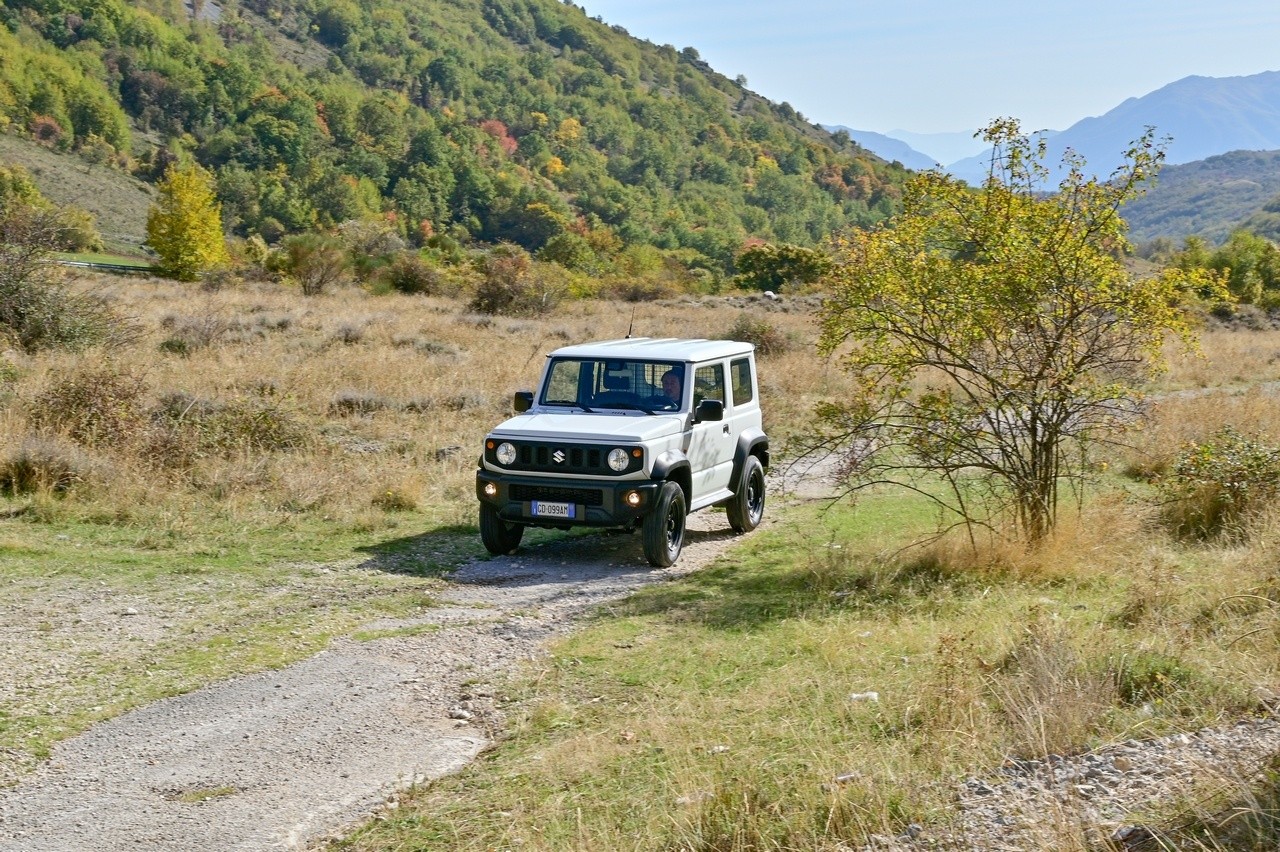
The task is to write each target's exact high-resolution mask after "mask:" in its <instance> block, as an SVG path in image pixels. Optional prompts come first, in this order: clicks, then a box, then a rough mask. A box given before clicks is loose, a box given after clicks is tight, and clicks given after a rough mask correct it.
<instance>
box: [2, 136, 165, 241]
mask: <svg viewBox="0 0 1280 852" xmlns="http://www.w3.org/2000/svg"><path fill="white" fill-rule="evenodd" d="M0 162H3V163H8V164H16V165H19V166H22V167H23V168H24V169H26V170H27V171H28V172H30V174H31V177H32V179H33V180H34V181H35V183H36V186H37V187H39V189H40V192H41V194H42V195H44V197H45V198H47V199H49V200H50V201H52V202H53V203H54V204H55V205H57V206H58V207H68V206H70V207H79V208H80V209H82V210H87V211H89V212H90V213H92V214H93V215H94V217H95V218H96V220H97V227H98V230H99V231H100V232H101V234H102V239H103V242H104V243H105V245H106V246H107V249H108V250H109V251H111V252H113V253H120V254H125V255H130V256H133V257H135V258H136V257H137V255H138V254H139V253H140V251H141V249H140V247H141V245H142V244H143V242H145V241H146V238H147V210H148V209H149V208H150V206H151V203H152V201H153V195H152V190H151V188H150V187H148V186H147V185H146V184H145V183H143V182H142V181H140V180H137V179H135V178H132V177H130V176H129V175H126V174H124V173H123V172H121V171H119V170H118V169H112V168H108V167H107V166H93V165H91V164H90V163H88V162H87V161H80V160H79V158H77V157H72V156H68V155H66V154H59V153H56V152H54V151H51V150H49V149H48V148H46V147H44V146H43V145H40V144H39V143H37V142H33V141H32V140H30V139H25V138H20V137H17V136H12V135H10V134H7V133H0Z"/></svg>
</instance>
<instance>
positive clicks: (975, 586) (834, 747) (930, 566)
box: [338, 494, 1280, 850]
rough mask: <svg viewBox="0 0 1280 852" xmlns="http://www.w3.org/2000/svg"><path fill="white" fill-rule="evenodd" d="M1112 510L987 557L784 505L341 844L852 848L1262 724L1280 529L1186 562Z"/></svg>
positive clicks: (615, 621) (643, 605)
mask: <svg viewBox="0 0 1280 852" xmlns="http://www.w3.org/2000/svg"><path fill="white" fill-rule="evenodd" d="M1119 499H1121V498H1119V497H1117V496H1109V497H1108V498H1106V501H1105V502H1102V503H1100V504H1099V505H1097V506H1096V507H1095V511H1092V512H1090V514H1089V516H1088V517H1087V518H1086V519H1085V523H1082V524H1080V525H1078V526H1076V525H1073V528H1072V529H1069V530H1063V531H1062V533H1061V534H1060V535H1059V537H1058V538H1057V540H1056V541H1055V542H1054V543H1053V545H1052V546H1051V547H1050V549H1049V550H1046V551H1043V552H1041V553H1039V554H1037V555H1036V556H1035V557H1029V556H1026V555H1025V554H1015V555H1014V558H1010V554H1001V553H997V552H987V553H984V554H983V555H982V556H983V557H984V558H981V559H978V560H974V559H972V558H971V557H969V556H963V558H957V552H955V551H952V550H950V549H949V548H947V547H941V548H937V549H933V550H926V551H921V552H910V551H909V552H908V553H907V554H897V555H894V546H895V545H897V544H901V543H905V541H906V540H907V539H908V538H910V537H911V535H912V534H913V533H924V532H927V531H928V530H929V529H931V522H930V518H929V513H928V512H927V511H925V510H924V508H923V507H922V506H921V505H919V504H918V503H915V502H913V501H912V500H909V499H905V498H902V497H896V496H893V495H889V494H884V495H878V496H877V497H875V498H873V499H869V500H867V501H866V502H865V503H864V504H863V505H862V506H861V507H859V508H858V509H857V510H851V509H849V508H843V509H836V510H828V509H827V508H826V507H825V506H823V505H807V506H797V507H793V508H790V509H788V510H786V512H785V514H784V515H783V518H782V520H781V522H780V523H778V524H777V525H776V526H775V527H774V528H773V529H771V530H770V531H769V532H767V533H765V534H763V535H762V536H761V537H759V538H757V539H756V540H755V541H754V542H753V544H752V546H751V547H750V548H739V549H736V550H735V551H734V552H732V553H731V554H729V555H727V556H726V557H725V558H724V559H723V560H722V561H721V562H720V563H719V564H718V565H716V566H713V567H712V568H710V569H708V570H704V571H702V572H699V573H697V574H695V575H693V576H691V577H688V578H686V579H683V580H681V581H679V582H678V583H673V584H668V585H664V586H661V587H658V588H654V589H649V590H646V591H644V592H642V593H640V594H639V595H637V596H635V597H634V598H633V599H631V600H630V601H628V602H626V603H625V604H623V605H620V606H616V607H613V608H612V609H611V610H610V611H608V612H606V613H603V614H602V615H601V616H600V617H599V618H598V619H597V620H596V622H595V623H594V624H592V625H591V626H590V627H589V628H588V629H586V630H585V631H583V632H581V633H579V634H577V635H575V636H574V637H572V638H570V639H568V640H566V641H564V642H563V643H561V644H560V645H559V646H558V647H556V648H555V649H554V654H553V656H552V657H551V658H550V659H549V660H548V661H546V662H545V663H543V664H541V665H539V666H538V667H536V668H535V669H533V670H531V671H529V672H528V673H527V674H526V676H525V677H524V678H523V679H521V680H519V681H518V682H516V683H514V684H512V686H511V710H512V711H513V718H514V719H515V720H516V721H515V724H514V725H513V726H512V730H511V733H510V736H509V737H508V738H507V739H506V740H505V741H504V742H503V743H502V744H501V745H500V746H499V747H498V748H496V749H495V750H494V751H493V752H491V753H490V754H489V755H488V756H487V757H486V758H485V759H484V760H483V761H481V762H480V763H478V764H476V765H475V766H473V767H472V768H470V769H468V770H466V771H464V772H463V773H462V774H461V775H459V776H457V777H454V778H449V779H445V780H442V781H439V782H436V783H434V784H432V785H430V786H428V787H425V788H423V789H420V790H418V791H416V793H415V794H414V795H413V796H412V797H410V798H409V800H408V801H402V802H401V804H400V807H399V808H398V809H397V811H396V812H395V813H394V814H392V815H389V816H388V818H386V819H381V820H379V821H376V822H374V823H370V824H369V826H367V827H366V828H365V829H364V830H363V831H361V832H359V833H357V834H356V835H354V836H353V837H351V838H348V839H347V840H346V841H345V842H343V843H340V844H338V848H341V849H347V850H385V849H477V850H479V849H517V848H518V849H546V850H552V849H581V850H589V849H618V850H648V849H682V850H683V849H688V850H764V849H778V850H784V849H794V850H799V849H830V850H835V849H848V848H850V846H853V847H854V848H858V847H859V846H860V845H861V844H862V843H865V842H866V837H867V836H868V835H869V834H881V835H896V834H900V833H901V832H902V831H903V830H904V829H905V828H906V827H907V826H908V825H910V824H912V823H917V824H923V825H925V826H928V830H929V833H930V835H931V836H938V834H939V833H941V832H943V831H945V830H946V828H947V825H948V821H949V819H951V816H950V814H951V811H950V806H951V805H952V803H953V801H954V792H953V791H954V787H955V785H956V784H957V783H959V781H960V780H962V779H963V778H965V777H967V776H970V775H978V776H980V777H981V776H983V775H986V774H988V773H990V772H993V771H994V770H996V769H998V767H999V766H1000V765H1001V764H1002V762H1003V761H1005V760H1006V759H1007V758H1009V757H1043V756H1044V755H1046V754H1051V753H1073V752H1076V751H1079V750H1082V749H1087V748H1090V747H1093V746H1097V745H1099V744H1103V743H1108V742H1115V741H1122V740H1127V739H1132V738H1144V737H1149V736H1155V735H1159V734H1163V733H1167V732H1170V731H1183V730H1193V729H1196V728H1198V727H1201V726H1204V725H1210V724H1215V723H1222V722H1224V721H1225V720H1230V719H1236V718H1240V717H1243V716H1248V715H1250V714H1251V713H1253V712H1255V711H1256V710H1258V709H1259V708H1260V707H1261V706H1262V702H1263V700H1264V699H1267V700H1269V699H1270V698H1271V697H1273V696H1274V695H1275V688H1276V685H1277V676H1278V675H1280V670H1278V668H1277V663H1280V657H1278V656H1277V653H1276V652H1277V650H1280V649H1278V648H1277V626H1278V623H1277V619H1276V610H1275V605H1274V604H1273V603H1264V604H1260V603H1257V602H1256V601H1255V602H1253V603H1248V602H1243V600H1242V599H1239V598H1232V593H1233V592H1244V591H1246V590H1247V591H1249V592H1250V593H1252V594H1258V595H1263V596H1268V597H1267V600H1268V601H1271V600H1274V595H1275V585H1274V584H1275V580H1274V564H1275V563H1274V555H1275V547H1276V545H1277V538H1276V535H1275V532H1274V531H1271V532H1268V533H1266V534H1262V533H1260V534H1259V538H1258V541H1257V542H1255V544H1254V545H1253V546H1252V547H1249V548H1239V549H1228V550H1224V549H1218V548H1200V549H1197V548H1192V549H1187V548H1180V547H1176V546H1174V545H1172V544H1171V543H1169V542H1168V541H1165V540H1162V539H1161V537H1160V536H1159V535H1158V534H1157V533H1154V532H1152V531H1151V529H1150V528H1149V527H1147V525H1145V524H1142V523H1138V522H1136V521H1135V514H1134V513H1133V512H1132V511H1130V510H1129V507H1126V506H1123V505H1120V504H1118V503H1116V502H1111V501H1116V500H1119ZM871 693H874V694H875V695H874V696H872V695H871ZM1051 848H1055V849H1083V848H1085V846H1084V839H1083V838H1082V837H1078V836H1063V837H1061V838H1060V843H1059V844H1058V845H1054V846H1052V847H1051Z"/></svg>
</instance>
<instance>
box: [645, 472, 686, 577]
mask: <svg viewBox="0 0 1280 852" xmlns="http://www.w3.org/2000/svg"><path fill="white" fill-rule="evenodd" d="M684 520H685V502H684V491H682V490H681V489H680V485H679V484H678V483H675V482H666V483H663V485H662V490H661V491H659V492H658V505H657V506H655V507H654V509H653V511H652V512H650V513H649V514H647V515H645V516H644V556H645V558H646V559H648V560H649V564H650V565H653V566H654V567H656V568H670V567H671V566H672V565H674V564H675V562H676V560H677V559H679V558H680V550H681V549H682V548H683V547H684Z"/></svg>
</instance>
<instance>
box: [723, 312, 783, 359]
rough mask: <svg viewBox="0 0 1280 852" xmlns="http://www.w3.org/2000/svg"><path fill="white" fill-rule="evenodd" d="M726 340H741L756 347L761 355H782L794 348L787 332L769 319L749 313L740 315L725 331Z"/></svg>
mask: <svg viewBox="0 0 1280 852" xmlns="http://www.w3.org/2000/svg"><path fill="white" fill-rule="evenodd" d="M724 337H725V339H726V340H741V341H742V342H743V343H750V344H752V345H754V346H755V347H756V351H757V352H759V353H760V354H761V355H781V354H782V353H784V352H788V351H790V350H791V348H792V341H791V339H790V338H789V337H787V335H786V334H784V333H783V332H781V331H779V330H778V327H777V326H775V325H774V324H773V323H771V322H769V321H768V320H767V319H763V318H758V319H757V318H754V317H751V316H748V315H747V314H742V315H740V316H739V317H738V318H737V319H736V320H735V321H734V323H733V325H732V326H730V328H729V330H728V331H726V332H725V334H724Z"/></svg>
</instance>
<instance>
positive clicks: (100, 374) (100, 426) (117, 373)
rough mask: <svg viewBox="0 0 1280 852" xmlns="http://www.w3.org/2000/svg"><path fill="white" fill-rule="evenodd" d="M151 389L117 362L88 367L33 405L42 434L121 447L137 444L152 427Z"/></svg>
mask: <svg viewBox="0 0 1280 852" xmlns="http://www.w3.org/2000/svg"><path fill="white" fill-rule="evenodd" d="M145 393H146V385H145V383H144V382H143V380H142V379H141V378H140V377H139V376H137V375H135V374H133V373H130V372H128V371H125V370H122V369H119V368H117V367H115V366H113V365H111V364H103V365H93V366H88V367H85V368H83V369H81V370H79V371H77V372H75V373H72V374H71V375H69V376H67V377H66V378H63V379H61V380H59V381H57V382H55V383H53V384H52V385H50V386H49V387H48V388H47V389H46V390H45V391H44V392H43V393H41V394H39V395H38V396H36V397H35V399H33V400H32V401H31V403H30V405H29V410H28V417H29V418H30V420H31V422H32V424H33V425H34V426H35V427H36V428H37V429H39V430H40V431H42V432H52V433H62V434H65V435H67V436H69V437H70V438H71V439H73V440H74V441H76V442H77V443H80V444H83V445H85V446H117V445H121V444H127V443H130V442H132V441H134V440H136V439H137V438H138V437H139V436H140V435H141V433H142V432H143V431H144V430H145V428H146V426H147V418H146V413H145V410H144V407H143V401H144V400H143V397H144V395H145Z"/></svg>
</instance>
